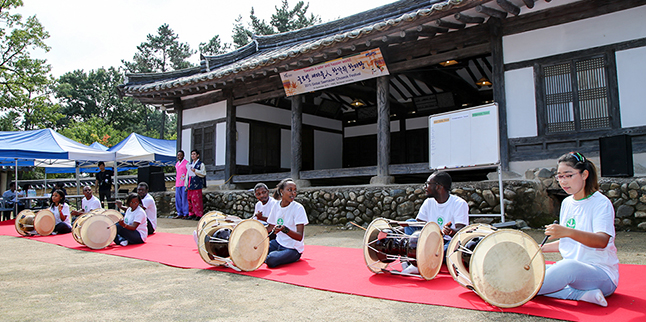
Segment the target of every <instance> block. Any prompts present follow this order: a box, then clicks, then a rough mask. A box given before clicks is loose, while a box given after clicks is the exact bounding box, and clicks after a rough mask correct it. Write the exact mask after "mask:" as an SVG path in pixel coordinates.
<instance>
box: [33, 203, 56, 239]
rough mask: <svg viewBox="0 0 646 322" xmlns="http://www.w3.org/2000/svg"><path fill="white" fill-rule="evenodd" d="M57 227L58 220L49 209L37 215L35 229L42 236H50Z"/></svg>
mask: <svg viewBox="0 0 646 322" xmlns="http://www.w3.org/2000/svg"><path fill="white" fill-rule="evenodd" d="M54 227H56V218H55V217H54V213H52V212H51V211H50V210H49V209H42V210H40V211H39V212H38V213H37V214H36V219H35V220H34V229H36V232H37V233H38V234H39V235H41V236H48V235H49V234H51V233H52V231H54Z"/></svg>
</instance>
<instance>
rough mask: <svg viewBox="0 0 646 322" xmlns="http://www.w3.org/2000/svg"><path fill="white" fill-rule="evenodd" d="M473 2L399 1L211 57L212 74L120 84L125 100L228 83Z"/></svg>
mask: <svg viewBox="0 0 646 322" xmlns="http://www.w3.org/2000/svg"><path fill="white" fill-rule="evenodd" d="M472 3H482V1H478V0H442V1H440V0H436V1H430V2H429V1H421V0H412V1H411V0H402V1H398V2H395V3H392V4H388V5H384V6H382V7H379V8H375V9H371V10H368V11H365V12H362V13H359V14H356V15H353V16H350V17H346V18H343V19H339V20H336V21H332V22H329V23H325V24H321V25H317V26H313V27H309V28H304V29H301V30H297V31H292V32H287V33H282V34H276V35H270V36H261V37H255V39H254V41H253V42H252V43H250V44H248V45H247V46H245V47H242V48H240V49H238V50H236V51H234V52H231V53H227V54H223V55H219V56H215V57H207V59H208V61H209V65H210V63H211V62H213V63H214V64H215V66H217V67H214V68H213V66H209V69H210V70H198V69H199V68H198V67H194V68H191V69H186V70H179V71H174V72H167V73H149V74H129V75H127V78H128V79H127V80H126V83H125V84H124V85H121V86H120V91H121V92H122V94H124V95H127V96H139V95H145V94H147V93H156V92H164V91H168V90H171V89H175V88H182V87H184V86H187V85H195V84H200V83H203V82H210V81H217V80H224V81H226V80H227V79H229V78H230V77H231V76H233V77H235V75H236V74H239V73H241V72H245V71H251V70H255V69H259V68H263V67H264V68H267V67H271V66H272V65H277V64H279V63H280V62H282V61H284V60H287V59H290V58H294V57H297V56H299V55H303V54H307V53H310V54H311V53H313V52H316V51H319V50H321V49H324V48H326V47H330V46H332V45H334V44H337V43H341V42H345V41H348V40H356V39H359V38H361V37H364V36H367V35H370V34H372V33H376V32H381V31H386V30H388V29H391V28H393V27H397V26H400V25H402V24H405V23H409V22H413V21H415V20H417V19H418V18H421V17H428V16H430V15H432V14H433V13H435V12H440V11H446V10H449V9H451V8H454V7H459V6H466V5H468V4H472ZM402 12H405V13H403V14H402ZM361 19H363V20H361ZM357 21H361V23H360V22H357ZM202 68H204V66H202Z"/></svg>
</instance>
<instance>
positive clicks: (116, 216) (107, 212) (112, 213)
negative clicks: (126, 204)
mask: <svg viewBox="0 0 646 322" xmlns="http://www.w3.org/2000/svg"><path fill="white" fill-rule="evenodd" d="M99 209H103V208H99ZM95 210H96V209H95ZM92 211H94V210H92ZM100 214H101V215H104V216H108V218H110V220H111V221H112V222H113V223H116V222H119V221H120V220H122V219H123V215H122V214H121V212H119V210H115V209H104V210H103V211H101V212H100Z"/></svg>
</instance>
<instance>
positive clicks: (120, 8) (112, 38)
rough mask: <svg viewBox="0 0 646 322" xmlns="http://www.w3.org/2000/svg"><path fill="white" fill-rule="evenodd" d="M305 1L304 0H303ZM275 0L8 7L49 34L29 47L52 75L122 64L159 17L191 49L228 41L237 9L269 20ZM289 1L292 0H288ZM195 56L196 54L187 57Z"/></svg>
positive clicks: (341, 7)
mask: <svg viewBox="0 0 646 322" xmlns="http://www.w3.org/2000/svg"><path fill="white" fill-rule="evenodd" d="M306 2H307V1H306ZM391 2H394V0H350V1H349V0H310V1H309V5H310V7H309V10H308V13H314V14H316V15H318V16H320V17H321V19H322V20H323V22H326V21H330V20H334V19H337V18H340V17H346V16H349V15H352V14H355V13H359V12H362V11H365V10H368V9H371V8H375V7H378V6H381V5H384V4H387V3H391ZM281 3H282V2H281V0H232V1H222V0H210V1H209V0H111V1H106V0H58V1H52V0H24V6H23V7H20V8H18V9H16V10H14V12H19V13H21V14H23V19H25V18H26V17H27V16H33V15H36V17H37V18H38V20H39V21H40V23H41V24H42V25H43V26H44V27H45V30H47V31H48V32H49V34H50V38H49V39H47V40H46V43H47V45H48V46H50V47H51V50H50V51H49V52H44V51H32V53H33V55H32V56H33V57H34V58H44V59H47V61H48V63H49V64H50V65H51V66H52V75H53V76H55V77H59V76H61V75H63V74H65V73H67V72H70V71H73V70H77V69H82V70H84V71H85V72H88V71H90V70H92V69H98V68H101V67H105V68H108V67H111V66H114V67H119V66H122V63H121V60H122V59H124V60H126V61H131V60H132V57H133V55H134V54H135V52H136V51H137V46H138V45H140V44H141V43H142V42H145V41H146V36H147V35H148V34H153V35H154V34H156V33H157V28H159V26H161V25H162V24H164V23H167V24H169V26H170V28H171V29H173V31H175V34H177V35H178V36H179V41H180V42H183V43H188V44H189V45H190V46H191V48H192V49H194V50H197V49H198V45H199V44H200V43H202V42H204V43H206V42H208V41H209V40H210V39H211V38H213V36H215V35H220V39H221V40H222V41H223V42H228V43H231V42H232V40H231V31H232V29H233V23H234V22H235V19H236V18H237V17H238V15H242V16H243V18H244V21H246V22H248V21H249V19H248V17H249V12H250V9H251V7H253V8H254V9H255V12H256V16H258V17H259V18H261V19H264V20H265V21H266V22H269V20H270V17H271V14H273V13H274V12H275V11H276V10H275V7H276V6H280V5H281ZM288 3H289V5H290V7H293V6H294V4H296V3H297V0H290V1H289V2H288ZM190 61H191V62H192V63H193V64H197V63H198V62H199V54H196V55H193V56H192V57H191V58H190Z"/></svg>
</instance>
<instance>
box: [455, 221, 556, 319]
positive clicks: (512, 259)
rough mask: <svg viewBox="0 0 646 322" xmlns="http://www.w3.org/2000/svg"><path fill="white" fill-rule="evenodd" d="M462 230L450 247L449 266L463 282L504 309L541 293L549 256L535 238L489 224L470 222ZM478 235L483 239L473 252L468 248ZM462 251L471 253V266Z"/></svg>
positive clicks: (483, 297) (461, 283) (492, 303)
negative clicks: (471, 223) (470, 241)
mask: <svg viewBox="0 0 646 322" xmlns="http://www.w3.org/2000/svg"><path fill="white" fill-rule="evenodd" d="M460 232H462V233H461V234H460ZM460 232H458V234H456V236H455V237H454V240H456V242H455V243H452V244H453V245H451V244H450V245H449V250H447V266H449V271H450V272H451V275H453V277H454V279H455V280H456V281H457V282H458V283H459V284H460V285H462V286H464V287H466V288H468V289H470V290H473V291H474V292H475V293H476V294H478V295H479V296H480V297H481V298H482V299H483V300H485V301H486V302H487V303H489V304H491V305H494V306H497V307H502V308H511V307H517V306H520V305H523V304H525V303H527V301H529V300H531V299H532V298H533V297H534V296H535V295H536V293H538V291H539V290H540V288H541V286H542V284H543V279H544V277H545V258H544V257H543V254H542V252H541V251H540V246H539V245H538V244H537V243H536V241H534V239H533V238H531V237H530V236H529V235H527V234H525V233H524V232H522V231H519V230H513V229H500V230H497V229H496V228H495V227H491V226H488V225H470V226H467V227H465V228H463V229H461V230H460ZM456 237H457V238H456ZM475 237H483V238H482V239H481V240H480V241H479V242H478V244H477V245H476V246H475V248H474V249H473V251H471V250H469V249H468V248H466V247H464V246H465V243H466V242H468V241H469V240H473V239H474V238H475ZM461 253H469V254H470V255H471V258H470V260H469V268H468V269H467V268H466V267H464V265H463V263H462V258H461ZM534 254H536V255H537V256H535V257H534ZM539 255H540V256H539ZM532 257H533V259H532ZM530 261H531V262H530ZM465 271H466V273H465ZM465 274H466V276H465Z"/></svg>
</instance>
